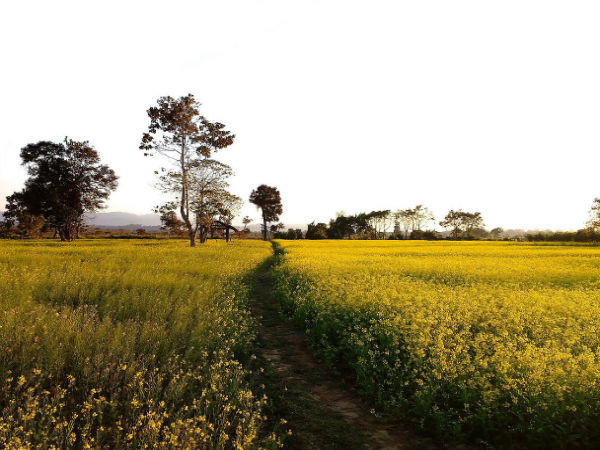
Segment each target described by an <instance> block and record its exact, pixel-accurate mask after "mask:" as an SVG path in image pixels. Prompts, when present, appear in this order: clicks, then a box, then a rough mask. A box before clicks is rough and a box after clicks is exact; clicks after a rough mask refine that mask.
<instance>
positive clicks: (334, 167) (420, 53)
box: [0, 0, 600, 229]
mask: <svg viewBox="0 0 600 450" xmlns="http://www.w3.org/2000/svg"><path fill="white" fill-rule="evenodd" d="M599 23H600V2H597V1H595V2H593V1H589V2H585V1H578V2H569V1H563V2H555V1H548V0H542V1H525V0H519V1H502V2H499V1H497V2H488V1H481V0H476V1H447V0H443V1H411V2H402V1H397V0H394V1H387V2H384V1H360V2H353V1H348V0H342V1H325V0H320V1H314V2H313V1H306V0H303V1H284V0H274V1H251V0H241V1H220V2H216V1H211V2H203V1H197V0H195V1H186V2H183V1H169V2H164V1H163V2H151V1H140V2H134V1H117V2H111V1H103V2H93V3H92V2H81V1H74V2H62V1H52V2H49V1H39V2H31V1H27V2H25V1H22V2H18V1H13V2H3V3H2V5H1V6H0V68H1V70H0V124H1V125H0V128H1V130H0V209H1V208H2V206H3V202H2V200H4V197H5V196H6V195H8V194H10V193H12V192H13V191H14V190H17V189H20V188H21V187H22V183H23V180H24V178H25V173H24V170H23V168H22V167H20V161H19V150H20V148H21V147H23V146H24V145H26V144H27V143H30V142H36V141H38V140H60V139H62V138H63V137H64V136H66V135H68V136H69V137H72V138H74V139H78V140H89V141H90V142H91V143H92V144H93V145H94V146H95V147H96V149H97V150H98V151H99V152H100V155H101V157H102V159H103V161H104V162H106V163H107V164H109V165H110V166H111V167H112V168H113V169H114V170H115V171H116V172H117V174H118V175H119V176H120V181H119V188H118V190H117V191H116V192H115V193H114V194H113V195H112V197H111V198H110V201H109V202H108V206H109V208H108V210H109V211H128V212H135V213H148V212H150V211H151V208H152V206H154V205H156V204H157V203H158V202H159V196H158V194H157V191H156V190H155V189H154V187H153V183H154V178H153V177H154V175H153V168H154V166H155V165H157V164H159V163H160V160H158V159H156V158H154V159H148V158H146V159H145V158H144V156H143V155H142V153H141V152H140V151H139V150H138V145H139V141H140V138H141V135H142V133H143V132H144V131H145V129H146V128H147V124H148V118H147V115H146V110H147V109H148V107H150V106H152V105H153V104H154V103H155V102H156V99H157V98H158V97H159V96H162V95H171V96H180V95H185V94H187V93H188V92H189V93H193V94H195V96H196V97H197V99H199V100H200V101H201V102H202V104H203V113H204V114H205V115H206V116H207V117H208V118H209V119H210V120H213V121H221V122H223V123H225V124H227V126H228V127H229V129H230V130H232V131H233V132H234V133H235V134H236V135H237V139H236V142H235V144H234V145H233V146H232V147H230V148H228V149H226V150H224V151H223V152H222V153H219V154H218V157H219V158H220V159H222V160H223V161H224V162H227V163H228V164H230V165H232V166H233V168H234V170H235V172H236V176H235V178H234V180H233V182H232V189H233V191H234V193H236V194H238V195H239V196H241V197H242V198H244V199H245V200H247V198H248V195H249V193H250V191H251V190H252V189H253V188H254V187H256V186H257V185H258V184H261V183H266V184H270V185H274V186H277V187H278V188H279V189H280V190H281V193H282V197H283V201H284V215H283V216H282V220H283V222H284V223H307V222H310V221H312V220H317V221H326V220H328V219H329V218H330V217H332V216H334V215H335V213H336V212H337V211H340V210H343V211H345V212H347V213H355V212H360V211H370V210H373V209H398V208H407V207H412V206H414V205H415V204H418V203H422V204H424V205H426V206H428V207H429V208H430V209H432V210H433V211H434V213H435V214H436V217H437V218H438V220H439V219H441V218H442V217H443V215H444V214H445V213H446V212H447V210H448V209H451V208H452V209H457V208H462V209H464V210H470V211H481V213H482V214H483V217H484V219H485V223H486V225H487V226H488V228H491V227H495V226H503V227H505V228H511V227H522V228H555V229H576V228H578V227H581V226H582V225H583V223H584V222H585V220H586V218H587V212H588V210H589V207H590V206H591V202H592V200H593V198H594V197H595V196H600V176H599V172H600V152H599V149H600V132H599V131H600V57H599V55H600V26H598V24H599ZM243 214H244V215H245V214H249V215H250V216H251V217H253V218H255V219H258V213H257V212H256V210H255V208H254V207H253V205H249V204H248V203H247V201H246V205H245V206H244V210H243Z"/></svg>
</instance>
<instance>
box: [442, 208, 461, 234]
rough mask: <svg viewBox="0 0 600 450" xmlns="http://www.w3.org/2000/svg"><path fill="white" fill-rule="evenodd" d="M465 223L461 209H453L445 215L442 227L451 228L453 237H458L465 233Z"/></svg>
mask: <svg viewBox="0 0 600 450" xmlns="http://www.w3.org/2000/svg"><path fill="white" fill-rule="evenodd" d="M463 224H464V222H463V212H462V211H461V210H460V209H459V210H458V211H454V210H453V209H451V210H450V211H448V214H446V217H444V220H442V221H441V222H440V226H441V227H442V228H446V229H447V230H450V236H452V238H453V239H458V238H459V237H460V235H461V234H462V233H463Z"/></svg>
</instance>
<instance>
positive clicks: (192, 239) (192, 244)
mask: <svg viewBox="0 0 600 450" xmlns="http://www.w3.org/2000/svg"><path fill="white" fill-rule="evenodd" d="M188 236H189V237H190V247H195V246H196V233H194V232H193V231H190V232H189V233H188Z"/></svg>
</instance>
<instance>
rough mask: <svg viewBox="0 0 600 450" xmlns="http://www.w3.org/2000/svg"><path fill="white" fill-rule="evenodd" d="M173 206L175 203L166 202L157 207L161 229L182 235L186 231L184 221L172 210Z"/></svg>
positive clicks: (168, 232)
mask: <svg viewBox="0 0 600 450" xmlns="http://www.w3.org/2000/svg"><path fill="white" fill-rule="evenodd" d="M174 207H175V205H172V204H167V205H163V206H161V207H160V208H158V209H157V212H159V213H160V222H161V224H162V226H161V229H163V230H166V231H167V234H169V235H170V234H174V235H175V236H182V235H184V234H185V231H186V228H185V223H183V222H182V221H181V220H179V218H178V217H177V214H176V213H175V211H173V209H174Z"/></svg>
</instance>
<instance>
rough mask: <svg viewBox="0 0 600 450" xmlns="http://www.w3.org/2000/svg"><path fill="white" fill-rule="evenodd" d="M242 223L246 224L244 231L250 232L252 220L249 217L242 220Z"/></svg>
mask: <svg viewBox="0 0 600 450" xmlns="http://www.w3.org/2000/svg"><path fill="white" fill-rule="evenodd" d="M242 223H243V224H244V230H243V231H249V230H248V225H250V224H251V223H252V219H251V218H250V217H249V216H246V217H244V218H243V219H242Z"/></svg>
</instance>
